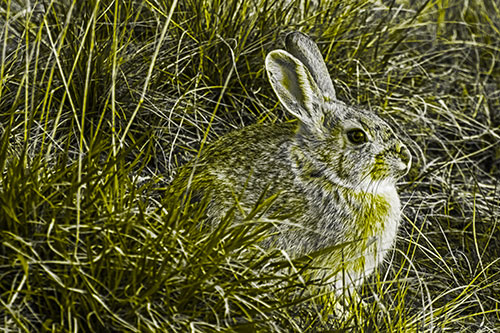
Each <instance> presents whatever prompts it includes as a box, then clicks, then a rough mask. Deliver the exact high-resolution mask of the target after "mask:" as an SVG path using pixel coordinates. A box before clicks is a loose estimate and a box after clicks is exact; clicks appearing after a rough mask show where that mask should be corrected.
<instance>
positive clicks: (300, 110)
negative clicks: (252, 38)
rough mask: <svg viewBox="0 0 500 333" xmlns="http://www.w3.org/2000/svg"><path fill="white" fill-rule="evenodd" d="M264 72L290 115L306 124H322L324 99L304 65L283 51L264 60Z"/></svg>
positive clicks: (274, 53) (272, 53) (277, 51)
mask: <svg viewBox="0 0 500 333" xmlns="http://www.w3.org/2000/svg"><path fill="white" fill-rule="evenodd" d="M266 70H267V75H268V77H269V81H270V82H271V86H272V87H273V90H274V92H275V93H276V95H277V96H278V98H279V100H280V102H281V104H283V106H284V107H285V108H286V109H287V110H288V111H289V112H290V113H292V114H293V115H294V116H296V117H297V118H299V119H300V120H301V121H302V122H303V123H306V124H309V125H313V126H314V125H315V124H317V123H318V122H320V121H322V118H323V114H322V110H321V109H322V108H321V105H320V103H321V102H322V101H323V97H322V96H321V93H320V91H319V89H318V86H317V85H316V83H315V82H314V79H313V77H312V76H311V73H309V70H308V69H307V68H306V67H305V66H304V64H302V63H301V62H300V61H299V60H298V59H296V58H295V57H294V56H292V55H291V54H290V53H288V52H286V51H283V50H275V51H272V52H270V53H269V54H268V55H267V57H266Z"/></svg>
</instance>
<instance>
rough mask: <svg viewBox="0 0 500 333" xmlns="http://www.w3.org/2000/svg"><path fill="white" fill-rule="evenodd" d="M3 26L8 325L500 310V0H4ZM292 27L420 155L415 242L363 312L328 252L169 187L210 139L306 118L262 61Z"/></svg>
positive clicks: (332, 319) (404, 237) (450, 327)
mask: <svg viewBox="0 0 500 333" xmlns="http://www.w3.org/2000/svg"><path fill="white" fill-rule="evenodd" d="M0 24H1V25H0V36H1V38H0V50H1V53H0V54H1V62H0V170H1V173H0V235H1V245H0V310H1V311H0V327H1V328H2V330H5V331H41V330H48V331H168V332H170V331H180V332H185V331H192V332H199V331H277V332H278V331H284V332H288V331H310V332H316V331H320V330H332V331H335V330H348V329H350V330H359V331H361V330H365V331H391V332H393V331H402V332H406V331H429V332H431V331H450V332H456V331H464V330H477V331H482V332H488V331H491V332H493V331H495V330H496V329H498V328H499V327H498V322H500V310H499V305H500V304H499V299H500V283H499V281H500V276H499V274H500V262H499V258H500V238H499V235H500V226H499V224H500V222H499V220H498V216H500V188H499V183H498V179H500V144H499V142H500V86H499V82H500V65H499V64H500V7H499V6H498V5H497V4H496V2H495V1H492V0H469V1H467V2H461V1H441V0H435V1H423V0H417V1H406V0H401V1H368V0H347V1H341V0H329V1H312V0H311V1H307V0H296V1H285V0H274V1H272V0H269V1H267V0H255V1H250V0H239V1H238V0H229V1H216V0H211V1H198V0H185V1H184V0H183V1H166V0H165V1H147V2H142V1H133V0H122V1H111V0H102V1H98V0H89V1H76V0H75V1H70V0H53V1H38V2H30V1H21V0H2V1H1V2H0ZM291 30H301V31H304V32H306V33H308V34H310V35H311V36H313V38H314V39H315V40H316V41H317V42H318V44H319V47H320V49H321V50H322V53H323V54H324V56H325V57H326V61H327V64H328V68H329V71H330V73H331V74H332V78H333V80H334V85H335V87H336V90H337V94H338V95H339V97H340V98H341V99H342V100H344V101H346V102H347V103H351V104H359V105H361V106H363V107H366V108H371V109H373V110H375V111H376V112H378V113H379V114H381V116H382V117H384V118H385V119H386V120H387V121H389V122H391V123H393V124H395V127H396V128H397V129H398V130H399V135H400V136H401V137H403V138H405V141H406V142H408V145H409V146H410V147H411V149H412V154H413V158H414V161H415V163H414V166H413V168H412V170H411V172H410V174H409V175H408V176H407V178H406V179H405V180H404V181H402V182H401V184H400V193H401V197H402V201H403V203H404V213H405V216H404V220H403V225H402V227H401V229H400V233H399V239H398V242H397V244H396V246H395V250H394V251H393V253H392V255H391V256H390V258H388V260H387V261H388V262H387V264H386V265H385V266H384V267H382V268H381V269H380V271H379V272H378V273H377V274H374V276H372V277H370V278H369V279H367V281H366V282H365V284H364V285H363V287H362V288H361V289H360V290H359V291H358V292H359V294H360V299H362V300H363V302H361V301H356V302H351V303H350V307H351V308H350V310H349V311H347V312H346V313H344V314H339V311H338V307H336V306H335V304H334V303H335V302H336V301H337V299H334V298H333V297H332V295H330V294H329V292H328V288H318V286H317V285H318V284H319V285H322V284H323V282H322V281H309V280H308V279H307V278H306V277H307V270H308V269H314V268H312V267H310V265H308V262H307V260H293V259H292V258H289V257H288V255H287V254H286V253H284V252H281V251H279V250H278V249H276V250H265V249H262V248H261V247H259V241H260V240H262V239H264V238H265V237H267V236H268V233H269V226H268V225H267V224H266V223H263V222H262V221H257V220H255V219H251V221H253V222H254V223H248V224H245V225H234V224H232V223H231V219H232V212H231V211H229V212H228V213H227V216H226V218H225V220H224V222H225V223H222V224H221V225H220V226H219V227H218V229H216V230H213V232H212V233H207V232H206V229H204V228H202V226H203V221H204V209H203V208H204V207H205V205H206V204H207V200H208V199H206V200H202V201H200V202H198V203H197V204H195V205H192V206H181V205H180V203H178V202H173V201H170V200H166V199H164V198H165V193H166V191H167V190H168V183H169V182H170V180H171V179H172V178H173V177H174V176H175V173H176V170H177V168H178V167H179V166H181V165H182V164H183V163H185V162H186V161H187V160H188V159H189V158H190V157H192V156H193V155H195V154H196V153H197V152H198V150H199V149H200V147H201V148H202V147H203V146H204V145H205V144H209V142H211V141H213V140H215V139H216V138H217V137H219V136H221V135H223V134H225V133H227V132H229V131H232V130H234V129H236V128H241V127H243V126H246V125H249V124H252V123H256V122H264V123H270V122H281V121H286V120H287V117H288V115H287V114H286V113H285V112H284V111H282V109H281V108H280V106H279V104H278V103H277V99H276V97H275V96H274V95H273V93H272V90H271V88H270V86H269V84H268V82H267V80H266V77H265V75H264V71H263V62H264V57H265V55H266V54H267V53H268V52H269V51H270V50H272V49H274V48H276V47H281V46H282V43H283V40H282V36H283V34H284V33H286V32H288V31H291ZM265 206H266V202H262V203H261V204H260V205H259V207H257V208H256V209H257V210H259V209H265V208H266V207H265ZM346 297H349V296H348V295H346ZM354 300H356V298H355V299H354Z"/></svg>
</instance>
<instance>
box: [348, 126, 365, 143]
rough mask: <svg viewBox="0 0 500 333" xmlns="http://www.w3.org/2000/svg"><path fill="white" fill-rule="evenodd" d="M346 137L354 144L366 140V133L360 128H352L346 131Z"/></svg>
mask: <svg viewBox="0 0 500 333" xmlns="http://www.w3.org/2000/svg"><path fill="white" fill-rule="evenodd" d="M347 138H348V139H349V141H351V143H354V144H355V145H360V144H362V143H365V142H366V141H368V138H367V136H366V133H365V132H363V131H362V130H360V129H353V130H350V131H348V132H347Z"/></svg>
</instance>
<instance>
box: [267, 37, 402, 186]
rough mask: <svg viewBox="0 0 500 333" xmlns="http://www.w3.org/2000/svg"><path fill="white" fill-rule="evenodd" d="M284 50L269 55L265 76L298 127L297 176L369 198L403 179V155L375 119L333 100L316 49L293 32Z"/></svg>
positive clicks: (383, 124)
mask: <svg viewBox="0 0 500 333" xmlns="http://www.w3.org/2000/svg"><path fill="white" fill-rule="evenodd" d="M286 48H287V51H284V50H274V51H272V52H270V53H269V54H268V56H267V58H266V70H267V73H268V77H269V80H270V83H271V86H272V88H273V90H274V91H275V93H276V95H277V96H278V98H279V100H280V102H281V103H282V105H283V106H284V107H285V108H286V110H287V111H288V112H290V113H291V114H292V115H294V116H295V117H297V118H298V120H299V121H300V124H299V126H298V130H297V132H296V137H295V141H294V145H293V147H292V150H291V154H292V155H293V156H294V158H295V161H296V164H297V169H298V172H299V173H301V174H302V176H303V177H307V178H311V179H313V178H318V177H319V178H323V179H325V178H326V179H328V181H330V182H332V183H334V184H337V185H339V186H343V187H347V188H350V189H352V190H362V191H369V192H373V191H377V190H379V189H380V187H381V186H382V187H383V184H384V183H385V182H389V183H390V184H393V183H395V181H396V180H397V179H398V178H399V177H402V176H404V175H405V174H406V173H407V172H408V170H409V168H410V165H411V155H410V153H409V151H408V149H407V148H406V147H405V145H404V144H403V143H402V142H401V141H400V140H399V139H398V138H397V137H396V135H395V133H394V131H393V130H392V129H391V128H390V126H389V125H388V124H387V123H386V122H384V121H383V120H382V119H381V118H379V117H378V116H377V115H376V114H375V113H373V112H370V111H366V110H362V109H358V108H355V107H352V106H347V105H346V104H344V103H343V102H341V101H339V100H337V99H336V96H335V90H334V88H333V83H332V80H331V78H330V76H329V74H328V70H327V67H326V64H325V62H324V60H323V57H322V56H321V53H320V51H319V49H318V47H317V45H316V44H315V43H314V42H313V41H312V40H311V39H309V37H307V36H306V35H304V34H302V33H299V32H294V33H291V34H289V35H288V36H287V37H286Z"/></svg>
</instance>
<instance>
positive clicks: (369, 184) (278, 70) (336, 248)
mask: <svg viewBox="0 0 500 333" xmlns="http://www.w3.org/2000/svg"><path fill="white" fill-rule="evenodd" d="M285 44H286V51H285V50H281V49H278V50H273V51H271V52H270V53H269V54H268V55H267V57H266V59H265V68H266V71H267V75H268V78H269V82H270V84H271V87H272V89H273V90H274V92H275V93H276V95H277V97H278V99H279V101H280V102H281V104H282V106H283V107H284V108H285V109H286V111H288V112H289V113H290V114H291V115H293V116H294V117H295V118H297V120H298V121H295V122H284V123H277V124H255V125H251V126H247V127H244V128H242V129H241V130H237V131H234V132H231V133H229V134H226V135H225V136H223V137H221V138H220V139H218V140H217V141H215V142H213V143H212V144H210V145H209V146H208V147H207V148H206V149H205V151H203V152H202V153H201V154H200V155H199V156H198V157H197V158H195V159H193V160H191V161H190V162H188V163H187V164H186V165H185V166H184V167H182V168H181V170H180V172H179V174H178V176H177V177H176V178H174V180H173V182H172V184H171V185H170V191H171V193H187V192H188V191H187V190H189V192H190V193H191V195H190V199H191V200H192V201H193V200H194V201H196V200H199V199H200V198H201V197H203V196H206V195H208V196H210V201H209V204H208V207H207V215H208V217H209V218H210V219H211V220H212V221H219V222H220V220H221V218H222V217H223V216H224V214H225V213H226V212H227V211H228V210H229V209H230V208H231V207H234V206H235V205H236V206H237V207H238V209H236V210H235V211H236V215H235V220H236V221H240V222H241V221H242V220H243V219H244V218H245V214H248V213H249V212H250V211H251V210H252V208H253V207H254V205H255V203H256V202H257V201H258V200H259V198H260V197H261V195H263V194H264V195H265V196H266V197H270V196H273V195H275V196H276V197H275V199H274V202H273V203H272V205H271V207H270V208H269V209H267V210H266V211H265V213H264V214H263V216H261V218H263V219H268V220H272V221H281V222H282V223H275V230H274V236H273V237H270V238H269V240H268V242H267V243H266V244H267V245H266V246H272V247H276V248H279V249H282V250H285V251H287V252H288V253H290V254H292V255H293V256H295V257H298V256H304V255H307V254H309V253H313V252H315V251H319V252H320V253H321V255H320V256H318V258H317V259H315V260H316V265H320V266H321V267H323V268H326V271H327V272H331V274H330V276H329V278H328V282H329V283H330V284H331V286H332V287H333V288H334V289H335V290H342V288H343V287H345V285H346V284H348V285H349V286H357V285H359V284H360V283H361V281H362V280H363V279H364V278H365V277H366V276H368V275H370V274H371V273H372V272H373V271H374V269H375V268H376V267H377V265H378V264H379V263H381V262H382V260H383V258H384V254H385V253H386V252H387V250H388V249H389V248H390V247H391V246H392V244H393V242H394V240H395V238H396V232H397V229H398V225H399V223H400V215H401V207H400V200H399V196H398V193H397V191H396V181H397V180H398V179H399V178H401V177H403V176H404V175H405V174H406V173H407V172H408V171H409V168H410V166H411V155H410V152H409V150H408V149H407V147H406V146H405V145H404V144H403V143H402V142H401V140H400V139H398V138H397V136H396V135H395V133H394V131H393V130H392V129H391V127H390V126H389V125H388V124H387V123H386V122H384V121H383V120H382V119H381V118H379V117H378V116H377V115H376V114H375V113H373V112H371V111H367V110H364V109H361V108H357V107H353V106H349V105H346V104H345V103H343V102H341V101H340V100H338V99H337V98H336V94H335V90H334V87H333V82H332V80H331V78H330V75H329V73H328V70H327V67H326V64H325V62H324V60H323V57H322V56H321V53H320V50H319V48H318V46H317V45H316V44H315V43H314V42H313V41H312V40H311V39H310V38H309V37H308V36H307V35H305V34H303V33H300V32H292V33H289V34H288V35H287V36H286V38H285ZM215 223H217V222H215ZM325 249H326V250H325ZM321 250H325V252H322V251H321ZM318 274H319V273H318ZM346 277H347V279H346Z"/></svg>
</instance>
